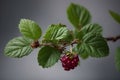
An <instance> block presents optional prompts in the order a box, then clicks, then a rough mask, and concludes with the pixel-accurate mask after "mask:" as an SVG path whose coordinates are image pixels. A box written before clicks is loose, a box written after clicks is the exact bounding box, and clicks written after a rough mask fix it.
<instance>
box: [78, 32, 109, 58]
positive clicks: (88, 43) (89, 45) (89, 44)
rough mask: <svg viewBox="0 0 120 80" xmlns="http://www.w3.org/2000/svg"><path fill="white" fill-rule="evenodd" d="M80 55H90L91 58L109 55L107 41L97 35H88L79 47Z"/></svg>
mask: <svg viewBox="0 0 120 80" xmlns="http://www.w3.org/2000/svg"><path fill="white" fill-rule="evenodd" d="M77 48H78V50H79V53H85V54H89V55H90V56H91V57H105V56H108V54H109V48H108V45H107V42H106V40H105V39H104V38H103V37H102V36H98V35H96V34H91V33H89V34H86V35H84V36H83V38H82V40H81V43H79V44H78V45H77Z"/></svg>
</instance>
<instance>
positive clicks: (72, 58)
mask: <svg viewBox="0 0 120 80" xmlns="http://www.w3.org/2000/svg"><path fill="white" fill-rule="evenodd" d="M60 61H61V62H62V67H63V68H64V70H66V71H69V70H70V69H74V68H75V67H76V66H77V65H78V62H79V57H78V55H76V54H75V55H74V54H72V55H71V54H70V55H66V54H65V55H63V56H62V57H61V58H60Z"/></svg>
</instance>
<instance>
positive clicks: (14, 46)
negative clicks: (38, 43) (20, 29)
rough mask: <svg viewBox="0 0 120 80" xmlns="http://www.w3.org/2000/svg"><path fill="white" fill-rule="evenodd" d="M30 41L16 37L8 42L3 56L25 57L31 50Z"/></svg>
mask: <svg viewBox="0 0 120 80" xmlns="http://www.w3.org/2000/svg"><path fill="white" fill-rule="evenodd" d="M31 42H32V40H30V39H28V38H25V37H17V38H14V39H12V40H10V41H9V42H8V44H7V45H6V47H5V49H4V54H5V55H7V56H9V57H14V58H21V57H23V56H27V55H28V54H30V53H31V51H32V50H33V49H32V48H31V46H30V44H31Z"/></svg>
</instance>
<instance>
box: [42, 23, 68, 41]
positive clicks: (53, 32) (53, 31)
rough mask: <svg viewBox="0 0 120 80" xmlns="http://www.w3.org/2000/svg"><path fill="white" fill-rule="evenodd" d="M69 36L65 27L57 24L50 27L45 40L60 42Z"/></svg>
mask: <svg viewBox="0 0 120 80" xmlns="http://www.w3.org/2000/svg"><path fill="white" fill-rule="evenodd" d="M67 36H68V29H67V28H66V26H65V25H62V24H57V25H54V24H52V25H50V26H49V28H48V29H47V31H46V34H45V35H44V40H53V41H59V40H62V39H65V38H66V37H67Z"/></svg>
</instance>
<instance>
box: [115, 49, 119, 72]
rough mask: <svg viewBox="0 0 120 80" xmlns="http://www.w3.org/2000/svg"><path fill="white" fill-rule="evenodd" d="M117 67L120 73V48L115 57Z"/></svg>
mask: <svg viewBox="0 0 120 80" xmlns="http://www.w3.org/2000/svg"><path fill="white" fill-rule="evenodd" d="M115 65H116V68H117V70H118V71H120V47H118V49H117V53H116V55H115Z"/></svg>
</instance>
